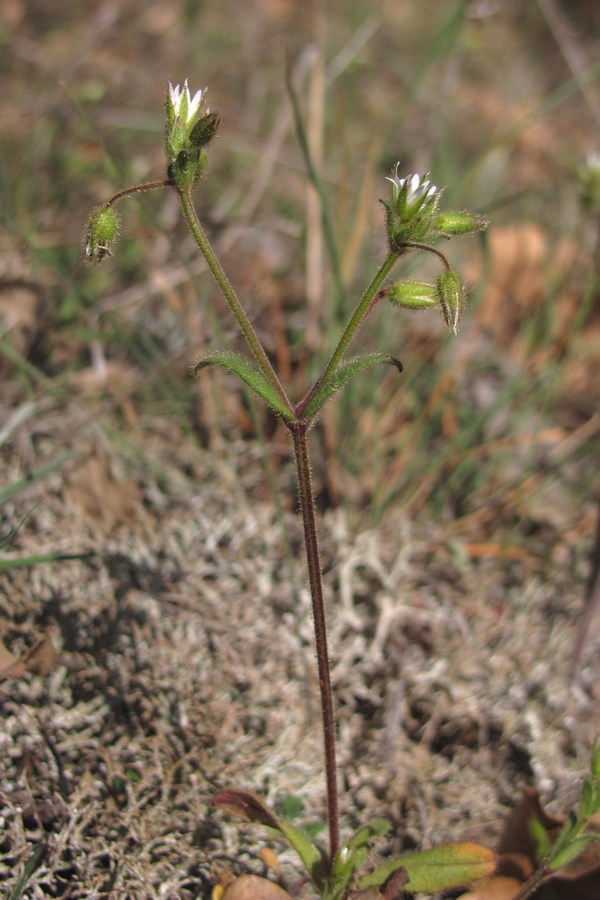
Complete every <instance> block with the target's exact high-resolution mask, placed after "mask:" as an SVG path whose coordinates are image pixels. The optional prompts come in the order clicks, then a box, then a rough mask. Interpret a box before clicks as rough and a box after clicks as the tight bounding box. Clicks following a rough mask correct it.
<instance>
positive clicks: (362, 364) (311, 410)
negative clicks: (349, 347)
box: [302, 353, 402, 419]
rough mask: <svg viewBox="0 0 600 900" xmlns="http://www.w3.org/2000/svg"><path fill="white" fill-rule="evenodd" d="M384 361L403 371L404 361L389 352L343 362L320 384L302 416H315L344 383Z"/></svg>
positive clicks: (366, 355) (368, 354) (369, 354)
mask: <svg viewBox="0 0 600 900" xmlns="http://www.w3.org/2000/svg"><path fill="white" fill-rule="evenodd" d="M382 363H387V364H388V365H392V366H396V368H397V369H398V371H399V372H401V371H402V363H401V362H400V360H398V359H395V358H394V357H393V356H390V355H389V354H388V353H366V354H365V355H364V356H357V357H356V358H355V359H351V360H349V361H348V362H346V363H342V364H341V365H340V366H338V368H337V369H336V370H335V372H334V373H333V375H332V376H331V378H329V379H328V380H327V381H326V382H325V383H324V384H322V385H320V387H319V390H318V391H317V393H316V394H315V396H314V397H312V399H311V400H310V402H309V403H308V404H307V405H306V407H305V409H303V410H302V418H303V419H310V418H311V417H312V416H314V415H315V414H316V413H317V412H318V411H319V410H320V409H321V407H322V406H323V404H324V403H326V402H327V400H329V398H330V397H331V396H332V394H334V393H335V392H336V391H337V390H339V389H340V388H341V387H344V385H346V384H347V383H348V382H349V381H350V379H351V378H352V377H353V376H354V375H356V374H357V373H358V372H362V371H363V370H364V369H370V368H372V367H373V366H378V365H381V364H382Z"/></svg>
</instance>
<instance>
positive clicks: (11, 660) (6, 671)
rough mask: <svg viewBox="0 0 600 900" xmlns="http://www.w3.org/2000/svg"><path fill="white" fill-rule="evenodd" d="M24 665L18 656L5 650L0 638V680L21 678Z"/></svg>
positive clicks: (23, 672)
mask: <svg viewBox="0 0 600 900" xmlns="http://www.w3.org/2000/svg"><path fill="white" fill-rule="evenodd" d="M25 671H26V670H25V663H24V662H23V660H22V659H21V658H20V657H19V656H15V655H14V653H11V652H10V650H8V649H7V647H6V645H5V643H4V641H3V640H2V639H1V638H0V679H2V678H21V676H22V675H24V674H25Z"/></svg>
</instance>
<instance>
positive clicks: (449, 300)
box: [437, 269, 465, 334]
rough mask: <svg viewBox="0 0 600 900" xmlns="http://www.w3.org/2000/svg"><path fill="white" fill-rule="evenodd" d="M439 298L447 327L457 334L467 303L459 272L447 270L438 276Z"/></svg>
mask: <svg viewBox="0 0 600 900" xmlns="http://www.w3.org/2000/svg"><path fill="white" fill-rule="evenodd" d="M437 298H438V303H439V304H440V306H441V307H442V313H443V314H444V320H445V322H446V325H447V326H448V328H449V329H450V331H453V332H454V334H456V333H457V331H458V323H459V322H460V317H461V315H462V310H463V306H464V303H465V288H464V285H463V282H462V278H461V277H460V275H459V274H458V272H454V271H453V270H452V269H445V270H444V271H443V272H441V273H440V274H439V275H438V277H437Z"/></svg>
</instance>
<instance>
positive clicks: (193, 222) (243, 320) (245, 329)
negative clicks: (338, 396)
mask: <svg viewBox="0 0 600 900" xmlns="http://www.w3.org/2000/svg"><path fill="white" fill-rule="evenodd" d="M177 193H178V194H179V201H180V203H181V209H182V211H183V215H184V216H185V220H186V222H187V223H188V225H189V228H190V231H191V232H192V234H193V236H194V239H195V241H196V243H197V244H198V247H199V249H200V252H201V253H202V255H203V256H204V259H205V260H206V264H207V266H208V268H209V269H210V271H211V272H212V274H213V276H214V279H215V281H216V282H217V284H218V285H219V288H220V289H221V292H222V294H223V296H224V297H225V299H226V301H227V303H228V304H229V308H230V309H231V312H232V313H233V315H234V316H235V319H236V322H237V323H238V325H239V326H240V329H241V331H242V333H243V335H244V337H245V338H246V341H247V342H248V346H249V347H250V350H251V352H252V355H253V356H254V358H255V360H256V362H257V363H258V366H259V368H260V370H261V372H262V373H263V375H264V376H265V378H266V379H267V381H269V382H270V384H272V385H273V387H274V388H275V390H276V391H277V393H278V394H279V396H280V397H281V399H282V401H283V402H284V404H285V405H286V406H287V408H288V409H289V410H290V412H293V408H292V404H291V403H290V400H289V399H288V396H287V394H286V392H285V391H284V389H283V387H282V385H281V382H280V381H279V378H278V377H277V374H276V372H275V369H274V368H273V366H272V365H271V362H270V360H269V357H268V356H267V354H266V353H265V351H264V349H263V346H262V344H261V343H260V341H259V339H258V337H257V335H256V332H255V331H254V328H253V327H252V325H251V323H250V320H249V318H248V316H247V315H246V313H245V311H244V308H243V307H242V304H241V303H240V301H239V299H238V296H237V294H236V292H235V290H234V288H233V286H232V284H231V282H230V281H229V279H228V277H227V275H226V274H225V272H224V271H223V268H222V266H221V263H220V262H219V260H218V259H217V257H216V256H215V253H214V250H213V249H212V247H211V245H210V243H209V241H208V238H207V236H206V233H205V231H204V229H203V227H202V225H201V224H200V220H199V219H198V216H197V215H196V210H195V208H194V204H193V203H192V198H191V194H190V192H189V191H188V190H179V189H178V191H177Z"/></svg>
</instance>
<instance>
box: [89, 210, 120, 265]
mask: <svg viewBox="0 0 600 900" xmlns="http://www.w3.org/2000/svg"><path fill="white" fill-rule="evenodd" d="M119 225H120V219H119V215H118V213H117V211H116V209H114V207H112V206H96V207H95V208H94V209H93V210H92V211H91V213H90V218H89V220H88V226H87V231H86V236H85V255H86V257H87V258H88V260H89V261H90V262H98V263H100V262H102V260H103V259H104V257H105V256H110V255H111V251H110V248H111V246H112V244H114V243H115V241H116V240H117V237H118V236H119Z"/></svg>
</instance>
